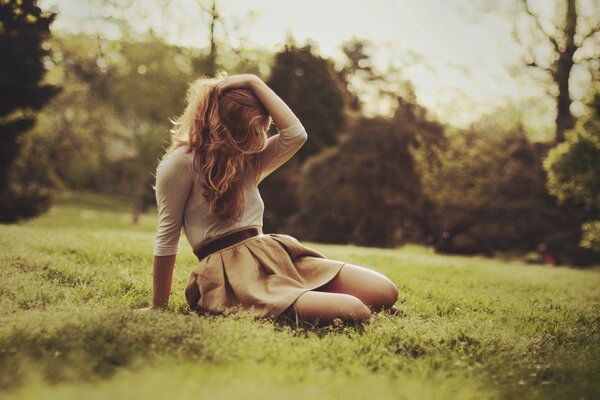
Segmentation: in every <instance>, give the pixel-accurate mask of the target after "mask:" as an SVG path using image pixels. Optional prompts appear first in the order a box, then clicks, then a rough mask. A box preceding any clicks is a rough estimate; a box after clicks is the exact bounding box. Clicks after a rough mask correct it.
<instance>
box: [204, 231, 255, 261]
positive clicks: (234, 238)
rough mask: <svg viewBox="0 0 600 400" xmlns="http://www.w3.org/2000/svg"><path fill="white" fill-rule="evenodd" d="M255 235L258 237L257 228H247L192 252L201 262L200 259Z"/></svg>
mask: <svg viewBox="0 0 600 400" xmlns="http://www.w3.org/2000/svg"><path fill="white" fill-rule="evenodd" d="M257 235H260V231H259V230H258V228H248V229H244V230H242V231H238V232H233V233H230V234H229V235H225V236H222V237H220V238H218V239H215V240H213V241H211V242H209V243H207V244H205V245H204V246H202V247H199V248H197V249H196V250H194V254H195V255H196V257H198V260H199V261H202V259H204V258H206V257H208V256H209V255H210V254H212V253H214V252H215V251H219V250H221V249H224V248H225V247H227V246H231V245H233V244H236V243H238V242H241V241H242V240H244V239H248V238H251V237H253V236H257Z"/></svg>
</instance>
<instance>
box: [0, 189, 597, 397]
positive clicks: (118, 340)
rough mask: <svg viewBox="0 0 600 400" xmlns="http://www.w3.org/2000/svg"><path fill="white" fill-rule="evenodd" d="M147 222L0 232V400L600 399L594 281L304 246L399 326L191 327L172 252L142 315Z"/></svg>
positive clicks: (43, 221) (82, 199)
mask: <svg viewBox="0 0 600 400" xmlns="http://www.w3.org/2000/svg"><path fill="white" fill-rule="evenodd" d="M155 226H156V217H155V215H154V214H153V213H149V214H148V215H144V216H143V218H142V220H141V222H140V224H139V226H132V225H131V217H130V215H129V207H128V206H127V205H126V204H123V203H122V202H120V201H118V200H115V199H106V198H101V197H98V196H93V195H84V194H72V195H64V196H62V197H61V198H60V199H59V201H58V202H57V204H56V206H55V207H53V208H52V209H51V211H50V212H49V213H48V214H47V215H45V216H43V217H41V218H38V219H35V220H32V221H29V222H27V223H23V224H20V225H1V226H0V246H1V253H0V254H1V260H0V274H1V277H0V306H1V307H0V397H7V398H8V397H9V398H15V399H23V398H32V399H33V398H35V399H39V398H51V399H61V400H62V399H70V398H72V399H81V398H92V399H107V398H112V399H119V398H132V399H152V398H161V399H168V398H175V399H202V398H210V399H233V398H244V399H255V398H256V399H265V398H277V399H280V398H281V399H286V400H291V399H300V398H308V399H365V398H373V399H387V398H390V399H392V398H393V399H405V398H406V399H445V398H446V399H466V398H476V399H488V398H489V399H498V398H506V399H514V398H523V399H535V398H549V399H582V398H583V399H594V398H600V290H599V288H600V270H599V269H598V268H595V269H587V270H580V269H572V268H568V267H549V266H541V265H526V264H523V263H520V262H517V261H502V260H497V259H486V258H480V257H450V256H441V255H436V254H433V252H431V251H430V250H429V249H425V248H421V247H417V246H407V247H404V248H401V249H394V250H390V249H372V248H362V247H356V246H333V245H321V244H316V243H310V242H304V243H305V244H307V245H308V246H310V247H314V248H316V249H317V250H319V251H321V252H322V253H323V254H325V255H326V256H328V257H329V258H334V259H341V260H345V261H349V262H352V263H354V264H358V265H362V266H366V267H370V268H373V269H375V270H377V271H380V272H382V273H384V274H385V275H387V276H388V277H390V278H391V279H392V280H393V281H394V282H395V283H396V284H397V285H398V288H399V289H400V297H399V300H398V303H397V305H398V307H400V308H402V309H403V310H404V311H405V312H406V315H405V316H403V317H395V316H387V315H378V316H376V317H374V318H373V320H372V321H371V322H370V323H368V324H365V325H363V326H354V327H352V326H349V327H344V326H334V327H329V328H320V329H311V328H308V327H298V328H294V327H293V326H289V325H278V324H274V323H271V322H269V321H260V320H254V319H253V318H252V317H251V316H250V315H247V314H243V313H240V314H231V315H227V316H212V317H200V316H197V315H195V314H190V313H188V310H187V305H186V303H185V299H184V296H183V289H184V285H185V283H186V282H187V278H188V276H189V271H190V269H191V268H192V267H193V265H194V263H195V262H196V261H195V257H194V255H193V254H192V252H191V250H190V248H189V246H188V245H187V243H186V242H185V238H184V237H183V236H182V246H181V247H182V251H181V253H180V255H179V258H178V260H177V267H176V269H175V277H174V284H173V293H172V296H171V299H170V308H169V310H168V311H164V312H152V313H149V314H139V313H135V312H134V309H136V308H139V307H143V306H147V305H148V302H149V299H150V294H151V283H152V275H151V273H152V268H151V266H152V245H153V238H154V230H155Z"/></svg>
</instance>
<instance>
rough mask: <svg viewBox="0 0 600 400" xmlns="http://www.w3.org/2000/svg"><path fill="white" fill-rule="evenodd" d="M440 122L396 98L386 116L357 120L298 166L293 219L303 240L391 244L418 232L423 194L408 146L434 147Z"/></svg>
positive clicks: (422, 231) (415, 237) (440, 136)
mask: <svg viewBox="0 0 600 400" xmlns="http://www.w3.org/2000/svg"><path fill="white" fill-rule="evenodd" d="M443 142H444V132H443V129H442V127H441V126H439V125H438V124H436V123H433V122H429V121H428V120H427V119H426V117H425V113H424V110H423V109H422V108H420V107H418V106H416V105H414V104H411V103H410V102H407V101H405V100H404V99H402V98H398V108H397V110H396V113H395V115H394V117H393V118H391V119H389V118H388V119H386V118H382V117H379V118H371V119H368V118H364V119H361V120H359V121H358V122H357V123H356V124H355V125H354V126H353V128H352V130H351V131H350V132H349V134H348V136H347V137H346V138H344V140H343V141H342V142H341V143H340V145H339V146H336V147H335V148H333V149H331V150H329V151H325V152H323V153H321V154H319V155H318V156H316V157H314V158H311V159H309V161H308V162H307V163H306V164H305V165H304V168H303V175H302V184H301V190H300V204H301V215H300V218H299V221H298V223H299V224H301V226H303V228H304V233H305V234H306V237H307V238H310V239H311V240H317V241H325V242H335V243H348V242H353V243H357V244H361V245H378V246H395V245H398V244H400V243H403V242H404V241H406V240H407V239H412V240H423V239H424V236H426V232H425V229H423V227H424V226H425V225H426V223H425V220H426V218H427V217H426V208H427V205H426V203H427V200H426V199H425V198H424V196H423V194H422V187H421V181H420V177H419V176H418V173H417V171H416V168H415V163H414V160H413V155H412V152H411V150H412V149H413V148H415V147H417V146H421V147H423V148H428V149H429V148H432V147H436V146H440V145H442V144H443Z"/></svg>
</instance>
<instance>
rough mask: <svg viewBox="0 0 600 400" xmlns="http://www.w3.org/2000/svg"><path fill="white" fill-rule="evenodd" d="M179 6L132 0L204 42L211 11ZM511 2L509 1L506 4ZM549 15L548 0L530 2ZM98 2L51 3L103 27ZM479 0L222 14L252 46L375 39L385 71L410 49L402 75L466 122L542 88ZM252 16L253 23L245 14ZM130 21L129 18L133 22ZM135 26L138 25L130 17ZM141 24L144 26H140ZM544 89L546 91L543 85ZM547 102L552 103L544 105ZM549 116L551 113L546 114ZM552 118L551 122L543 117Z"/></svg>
mask: <svg viewBox="0 0 600 400" xmlns="http://www.w3.org/2000/svg"><path fill="white" fill-rule="evenodd" d="M175 3H177V4H181V6H180V7H179V9H178V12H165V11H164V10H161V9H160V7H159V6H158V2H157V1H155V0H136V1H135V5H136V7H139V9H144V10H145V11H146V12H147V13H148V14H149V15H150V21H151V25H153V26H154V27H155V29H157V30H159V31H160V32H164V34H165V35H166V36H168V37H169V40H171V41H174V42H178V43H181V44H188V45H194V46H206V44H207V27H206V22H205V21H206V20H205V18H198V17H197V15H198V13H197V9H196V8H195V7H193V3H194V1H193V0H179V1H176V2H175ZM508 3H510V2H509V1H506V2H505V4H508ZM530 3H531V4H532V7H533V8H534V9H535V10H536V11H537V12H540V13H542V14H543V15H545V16H549V15H550V14H551V13H552V7H551V6H549V4H550V3H552V2H548V1H544V0H538V1H530ZM94 4H95V2H94V1H93V0H87V1H85V0H61V1H58V0H45V1H42V2H41V5H42V6H43V7H50V6H55V7H57V9H58V10H59V11H60V15H59V17H58V19H57V21H56V22H55V27H56V28H58V29H70V30H81V29H83V30H87V31H94V30H98V29H101V28H100V26H101V24H100V23H98V22H94V20H93V19H94V17H95V16H96V13H97V12H98V10H97V7H95V6H94ZM478 4H482V1H481V0H480V1H475V0H419V1H415V0H395V1H393V0H387V1H386V0H361V1H353V0H352V1H351V0H303V1H288V0H244V1H234V0H221V1H220V2H219V6H220V9H221V12H222V14H223V15H224V16H225V18H226V19H227V18H235V17H237V18H239V19H240V20H244V18H245V19H246V22H245V23H244V24H243V28H242V32H243V37H244V40H245V42H246V44H248V45H256V46H262V47H266V48H270V49H273V50H277V49H279V48H280V46H281V45H282V43H283V42H284V41H285V39H286V36H287V35H288V34H292V35H293V37H294V38H295V39H296V40H297V41H298V42H299V43H300V44H302V43H304V41H305V40H308V39H309V40H311V41H313V42H315V43H316V44H317V45H318V49H319V51H320V53H321V54H322V55H324V56H329V57H332V58H336V59H339V58H340V54H341V51H340V44H341V43H342V42H344V41H346V40H348V39H350V38H352V37H357V38H360V39H368V40H370V41H372V42H373V44H374V48H373V55H374V56H375V59H376V62H377V64H378V65H379V66H381V67H382V68H385V66H387V65H388V64H391V65H401V64H402V62H403V61H402V60H406V59H407V55H408V54H420V55H422V56H423V58H422V59H421V62H420V63H418V64H416V65H414V66H412V67H408V68H406V70H405V75H406V77H408V78H409V79H410V80H411V81H412V82H413V84H414V86H415V88H416V93H417V97H418V100H419V102H420V103H421V104H423V105H424V106H426V107H427V108H429V109H431V110H432V111H433V112H434V114H436V115H437V116H438V117H439V118H440V119H442V120H444V121H447V122H450V123H452V124H454V125H458V126H461V125H462V126H464V125H465V124H467V123H469V122H471V121H473V120H475V119H477V118H478V117H480V116H481V115H482V114H484V113H485V112H487V111H490V110H491V109H493V108H494V107H495V106H499V105H503V104H507V103H509V102H515V101H516V100H517V99H519V98H522V97H524V96H527V95H532V94H536V93H538V94H539V93H540V92H539V89H535V88H533V87H532V86H531V85H528V84H526V83H525V82H526V81H525V80H517V79H515V78H514V77H511V76H510V74H509V73H508V67H509V66H510V65H515V64H518V60H519V57H520V52H521V48H520V47H519V46H518V45H516V44H515V43H514V42H513V40H512V38H511V33H510V32H511V27H512V20H511V16H510V14H508V13H496V14H494V13H486V12H484V11H483V10H482V7H481V6H479V5H478ZM250 12H251V13H254V15H255V17H254V18H252V19H250V20H248V19H247V16H248V13H250ZM130 22H132V23H133V21H130ZM134 25H137V24H134ZM140 26H141V27H145V25H140ZM542 93H543V92H542ZM545 106H547V102H546V103H545V105H544V107H545ZM549 121H550V122H551V120H549ZM546 122H548V121H546Z"/></svg>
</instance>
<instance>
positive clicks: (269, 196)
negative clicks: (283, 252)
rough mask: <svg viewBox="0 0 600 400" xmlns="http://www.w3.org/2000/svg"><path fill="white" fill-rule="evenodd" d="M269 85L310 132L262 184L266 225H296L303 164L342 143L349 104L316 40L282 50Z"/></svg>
mask: <svg viewBox="0 0 600 400" xmlns="http://www.w3.org/2000/svg"><path fill="white" fill-rule="evenodd" d="M267 84H268V85H269V87H271V88H272V89H273V90H274V91H275V92H276V93H277V94H278V95H279V96H280V97H281V98H282V99H283V100H284V101H285V102H286V103H287V104H288V105H289V106H290V108H291V109H292V110H293V111H294V113H295V114H296V115H297V116H298V118H299V119H300V121H301V122H302V124H303V125H304V127H305V129H306V131H307V133H308V135H309V139H308V141H307V142H306V143H305V144H304V145H303V146H302V148H301V149H300V150H299V151H298V153H296V155H294V157H293V158H292V159H291V160H290V161H288V162H287V163H285V164H284V165H283V166H282V167H280V168H279V169H278V170H277V171H275V172H274V173H273V174H271V175H270V176H269V177H268V178H267V179H265V180H264V181H263V182H262V183H261V186H260V190H261V194H262V196H263V199H264V202H265V205H266V206H265V216H264V219H265V226H266V227H268V229H271V230H278V229H286V230H289V229H292V230H293V228H294V227H293V224H292V223H291V220H292V217H293V216H294V215H296V214H297V213H298V210H299V205H298V184H299V179H298V178H299V175H300V164H301V163H302V162H303V161H304V160H305V159H306V158H307V157H308V156H310V155H312V154H316V153H318V152H320V151H323V150H324V149H326V148H328V147H330V146H333V145H335V144H336V143H337V141H338V137H339V136H340V135H341V133H342V132H343V131H344V128H345V126H346V104H345V101H344V97H343V94H342V86H341V83H340V81H339V80H338V78H337V77H336V74H335V71H334V68H333V64H332V63H331V61H329V60H327V59H325V58H322V57H320V56H318V55H316V54H314V52H313V50H312V47H311V46H310V45H306V46H304V47H296V45H295V44H293V43H290V44H288V45H287V46H286V47H285V48H284V49H283V50H282V51H281V52H279V53H277V54H276V55H275V58H274V61H273V66H272V69H271V75H270V76H269V78H268V79H267Z"/></svg>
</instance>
